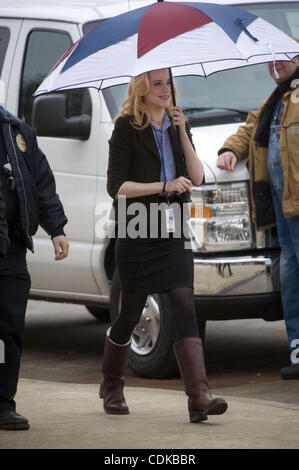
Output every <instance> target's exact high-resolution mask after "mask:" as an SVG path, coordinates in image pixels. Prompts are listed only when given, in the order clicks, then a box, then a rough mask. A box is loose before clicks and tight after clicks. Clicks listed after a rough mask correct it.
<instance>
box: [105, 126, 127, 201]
mask: <svg viewBox="0 0 299 470" xmlns="http://www.w3.org/2000/svg"><path fill="white" fill-rule="evenodd" d="M130 135H131V132H130V123H129V119H128V118H123V117H120V118H118V119H117V121H116V123H115V126H114V130H113V133H112V136H111V138H110V140H109V162H108V172H107V191H108V194H109V195H110V196H111V197H112V198H113V199H115V198H116V196H117V193H118V191H119V189H120V187H121V186H122V184H123V183H124V182H125V181H127V180H128V174H129V168H130V163H131V160H132V148H131V144H130V140H131V139H130Z"/></svg>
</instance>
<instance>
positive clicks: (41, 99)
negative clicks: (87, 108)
mask: <svg viewBox="0 0 299 470" xmlns="http://www.w3.org/2000/svg"><path fill="white" fill-rule="evenodd" d="M66 113H67V95H65V94H54V93H53V94H49V95H41V96H38V97H37V98H36V99H35V100H34V102H33V108H32V128H33V129H34V131H35V132H36V135H39V136H44V137H64V138H69V139H78V140H87V139H88V138H89V135H90V128H91V116H89V115H88V114H81V115H79V116H73V117H69V118H68V117H67V114H66Z"/></svg>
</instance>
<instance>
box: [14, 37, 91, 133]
mask: <svg viewBox="0 0 299 470" xmlns="http://www.w3.org/2000/svg"><path fill="white" fill-rule="evenodd" d="M71 45H72V40H71V38H70V36H69V34H68V33H64V32H58V31H49V30H35V31H31V33H30V34H29V36H28V40H27V45H26V51H25V60H24V65H23V74H22V83H21V90H20V101H19V113H18V115H19V117H20V118H21V119H22V120H24V121H25V122H26V123H27V124H29V125H31V115H32V105H33V101H34V98H33V96H32V95H33V93H34V92H35V91H36V89H37V88H38V86H39V85H40V84H41V82H42V81H43V79H44V78H45V77H46V76H47V75H48V73H49V72H50V70H51V69H52V68H53V66H54V65H55V64H56V63H57V62H58V60H59V59H60V58H61V57H62V56H63V54H64V53H65V52H66V51H67V50H68V49H69V47H71ZM64 94H66V95H67V97H68V99H67V116H66V117H72V116H77V115H80V114H81V113H82V106H83V104H84V103H85V102H86V96H85V95H86V90H70V91H67V92H64ZM84 112H86V111H84Z"/></svg>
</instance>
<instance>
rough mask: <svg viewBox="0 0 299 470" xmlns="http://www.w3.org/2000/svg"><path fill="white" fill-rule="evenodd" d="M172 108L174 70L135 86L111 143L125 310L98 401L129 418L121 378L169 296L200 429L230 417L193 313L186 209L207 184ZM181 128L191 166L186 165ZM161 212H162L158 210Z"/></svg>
mask: <svg viewBox="0 0 299 470" xmlns="http://www.w3.org/2000/svg"><path fill="white" fill-rule="evenodd" d="M171 104H172V95H171V86H170V77H169V70H168V69H161V70H155V71H151V72H147V73H145V74H142V75H140V76H138V77H135V78H132V79H131V82H130V85H129V89H128V97H127V100H126V101H125V102H124V103H123V108H122V111H121V113H120V114H119V116H118V118H117V119H116V122H115V128H114V131H113V134H112V137H111V139H110V141H109V144H110V153H109V167H108V182H107V189H108V193H109V194H110V196H111V197H112V198H113V199H114V208H115V214H116V219H117V221H118V239H117V242H116V250H115V255H116V265H117V270H118V274H119V278H120V284H121V294H122V303H121V310H120V314H119V316H118V317H117V318H116V319H115V321H114V322H113V324H112V327H111V329H110V330H108V332H107V336H106V342H105V350H104V358H103V379H102V382H101V386H100V396H101V398H103V404H104V410H105V411H106V413H111V414H127V413H129V409H128V406H127V404H126V402H125V398H124V394H123V387H124V379H123V374H124V371H125V367H126V364H127V359H128V355H129V351H130V343H131V335H132V332H133V330H134V328H135V326H136V325H137V324H138V322H139V320H140V316H141V314H142V311H143V308H144V305H145V302H146V298H147V295H148V294H153V293H159V292H166V293H167V294H168V296H169V299H170V304H171V307H172V312H173V317H174V321H175V325H176V330H177V341H176V342H175V344H174V351H175V355H176V358H177V361H178V365H179V368H180V371H181V375H182V378H183V380H184V384H185V391H186V394H187V396H188V410H189V415H190V421H191V422H199V421H203V420H206V419H207V415H209V414H210V415H212V414H222V413H224V412H225V411H226V409H227V403H226V401H225V400H223V399H221V398H216V399H213V398H212V395H211V392H210V390H209V386H208V381H207V376H206V371H205V364H204V355H203V348H202V341H201V339H200V338H199V332H198V325H197V320H196V314H195V309H194V298H193V253H192V250H191V248H190V247H189V248H188V246H186V244H187V242H188V235H187V234H186V230H185V229H186V224H185V217H184V214H185V211H184V208H185V207H184V206H185V202H184V201H187V200H188V195H189V193H191V185H192V184H194V185H199V184H200V183H201V181H202V179H203V166H202V163H201V161H200V160H199V158H198V157H197V155H196V153H195V150H194V147H193V144H192V139H191V134H190V130H189V126H188V124H187V122H186V119H185V116H184V114H183V113H182V110H181V109H180V108H179V107H177V106H174V107H171ZM175 126H177V128H178V130H179V134H180V142H181V148H182V151H183V154H184V160H185V164H186V165H182V160H181V157H180V148H179V147H180V145H179V141H178V139H177V133H176V129H175ZM184 166H186V171H187V174H186V173H185V171H184ZM187 175H188V177H187ZM124 201H125V202H124ZM120 202H122V204H120ZM123 202H124V203H123ZM155 205H156V206H158V207H159V210H158V211H155V210H153V208H154V206H155ZM136 210H137V211H139V214H141V217H139V218H138V233H137V234H136V230H134V231H133V230H132V227H133V224H134V214H135V213H136ZM157 214H158V215H159V217H158V222H157V217H154V215H155V216H157ZM135 220H136V218H135Z"/></svg>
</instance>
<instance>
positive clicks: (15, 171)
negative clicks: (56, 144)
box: [0, 106, 68, 430]
mask: <svg viewBox="0 0 299 470" xmlns="http://www.w3.org/2000/svg"><path fill="white" fill-rule="evenodd" d="M0 166H1V169H0V175H1V178H0V180H1V183H2V193H3V197H4V200H5V205H6V210H5V217H6V220H7V229H8V237H9V244H8V247H7V252H6V256H5V257H4V258H3V259H0V340H1V342H2V344H4V348H5V358H4V361H2V363H0V429H6V430H17V429H22V430H24V429H28V428H29V422H28V419H27V418H25V417H24V416H21V415H20V414H18V413H16V404H15V401H14V397H15V394H16V391H17V383H18V375H19V368H20V360H21V354H22V337H23V333H24V323H25V312H26V306H27V301H28V298H29V290H30V276H29V273H28V269H27V265H26V251H27V249H29V250H31V251H32V252H33V251H34V250H33V240H32V236H33V235H34V234H35V233H36V231H37V228H38V226H39V225H40V226H41V227H42V228H43V229H44V230H45V231H46V232H47V233H48V234H49V235H50V236H51V238H52V242H53V246H54V252H55V259H56V260H62V259H64V258H66V256H67V255H68V241H67V238H66V236H65V233H64V231H63V227H64V225H65V224H66V223H67V218H66V216H65V214H64V210H63V207H62V204H61V202H60V200H59V197H58V195H57V193H56V186H55V180H54V175H53V173H52V171H51V169H50V166H49V164H48V161H47V159H46V157H45V155H44V154H43V152H42V151H41V150H40V149H39V147H38V144H37V140H36V136H35V133H34V132H33V130H32V129H31V128H30V127H29V126H28V125H27V124H25V123H23V122H22V121H21V120H20V119H18V118H17V117H15V116H13V115H12V114H10V113H9V112H8V111H6V110H5V109H4V108H3V107H1V106H0Z"/></svg>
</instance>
